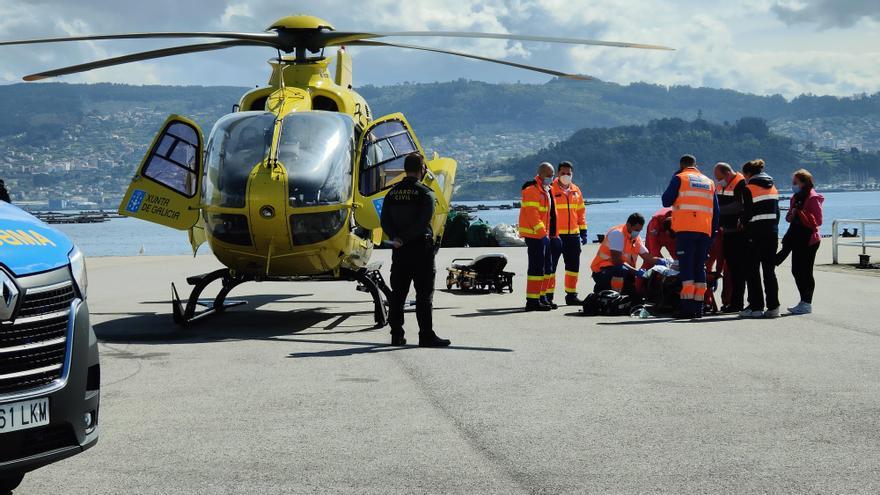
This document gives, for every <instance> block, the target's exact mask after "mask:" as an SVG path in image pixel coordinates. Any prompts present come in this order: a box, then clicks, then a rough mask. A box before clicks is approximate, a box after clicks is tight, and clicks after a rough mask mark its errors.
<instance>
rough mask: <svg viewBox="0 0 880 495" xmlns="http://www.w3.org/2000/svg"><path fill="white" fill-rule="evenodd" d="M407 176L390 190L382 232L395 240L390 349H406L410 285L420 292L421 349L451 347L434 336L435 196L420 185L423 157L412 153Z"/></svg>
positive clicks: (417, 298)
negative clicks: (405, 314) (406, 306)
mask: <svg viewBox="0 0 880 495" xmlns="http://www.w3.org/2000/svg"><path fill="white" fill-rule="evenodd" d="M403 170H404V172H406V177H404V178H403V180H402V181H400V182H399V183H398V184H397V185H395V186H394V187H393V188H391V190H390V191H388V194H387V195H386V196H385V199H384V200H383V202H382V213H381V225H382V230H383V231H384V232H385V234H386V235H387V236H388V238H389V239H391V246H392V247H393V251H392V253H391V300H390V301H389V308H388V324H389V325H390V326H391V345H405V344H406V339H405V338H404V330H403V306H404V304H405V303H406V296H407V294H408V293H409V286H410V282H412V284H413V286H414V287H415V290H416V319H417V320H418V322H419V346H420V347H445V346H448V345H449V344H450V341H449V340H447V339H441V338H439V337H437V334H436V333H434V328H433V322H432V318H431V311H432V304H433V297H434V277H435V276H436V274H437V269H436V267H435V264H434V253H435V251H434V231H433V229H432V228H431V220H432V219H433V218H434V202H435V201H436V198H435V197H434V192H433V191H431V189H430V188H429V187H428V186H426V185H424V184H422V183H421V182H420V181H421V180H422V178H423V177H424V176H425V173H426V172H427V168H426V167H425V159H424V158H423V157H422V155H421V154H419V153H412V154H410V155H407V157H406V158H405V160H404V163H403Z"/></svg>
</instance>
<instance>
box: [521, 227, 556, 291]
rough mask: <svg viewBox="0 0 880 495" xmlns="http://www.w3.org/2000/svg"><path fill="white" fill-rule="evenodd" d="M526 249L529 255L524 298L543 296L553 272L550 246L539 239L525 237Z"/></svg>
mask: <svg viewBox="0 0 880 495" xmlns="http://www.w3.org/2000/svg"><path fill="white" fill-rule="evenodd" d="M526 249H527V252H528V255H529V267H528V271H527V277H526V299H540V298H541V297H544V295H545V294H546V292H547V288H548V286H549V285H550V283H549V281H550V275H551V274H552V273H553V255H552V254H551V252H550V246H549V245H545V244H544V242H543V241H542V240H541V239H531V238H529V237H526Z"/></svg>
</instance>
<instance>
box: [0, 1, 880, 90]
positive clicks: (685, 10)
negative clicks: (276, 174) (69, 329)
mask: <svg viewBox="0 0 880 495" xmlns="http://www.w3.org/2000/svg"><path fill="white" fill-rule="evenodd" d="M878 8H880V1H878V0H869V1H864V2H856V1H853V0H838V1H830V0H829V1H822V0H811V1H807V0H741V1H736V2H715V3H713V4H712V5H711V6H707V5H706V3H705V2H704V1H701V0H678V1H676V2H668V1H666V0H627V1H619V0H442V1H441V0H407V1H400V0H371V1H368V0H364V1H363V2H361V3H360V4H359V6H358V8H357V9H353V8H352V6H351V2H350V0H300V1H298V2H296V3H295V4H294V5H292V4H291V3H290V2H289V0H191V1H187V2H182V1H180V0H151V1H150V2H143V1H135V0H78V1H76V2H71V1H69V0H27V1H25V0H0V39H16V38H27V37H43V36H64V35H68V34H71V33H107V32H126V31H128V32H131V31H169V30H188V31H189V30H232V31H262V30H263V29H265V28H266V26H268V25H269V24H271V23H272V21H274V20H275V19H277V18H280V17H283V16H285V15H291V14H296V13H311V14H316V15H318V16H320V17H324V18H326V19H327V20H328V21H330V22H331V23H333V24H334V25H335V26H336V28H337V29H339V30H368V31H409V30H418V31H421V30H449V31H485V32H495V33H523V34H538V35H550V36H564V37H582V38H595V39H607V40H612V41H632V42H645V43H659V44H665V45H670V46H673V47H675V48H676V49H677V50H676V51H675V52H658V51H647V50H633V49H619V48H602V47H581V46H571V45H562V46H560V45H551V44H547V43H525V42H524V43H517V42H508V41H503V40H469V39H460V38H397V39H389V40H388V41H392V42H393V41H398V42H401V43H410V44H415V45H426V46H430V47H436V48H444V49H449V50H458V51H464V52H470V53H475V54H480V55H484V56H488V57H494V58H503V59H507V60H511V61H516V62H522V63H526V64H532V65H539V66H543V67H547V68H552V69H558V70H563V71H569V72H578V73H586V74H590V75H594V76H596V77H599V78H601V79H605V80H610V81H615V82H620V83H629V82H636V81H645V82H652V83H659V84H669V85H673V84H689V85H695V86H701V85H706V86H712V87H722V88H731V89H737V90H744V91H751V92H757V93H763V94H767V93H777V92H779V93H782V94H784V95H786V96H796V95H797V94H799V93H801V92H813V93H822V94H839V95H840V94H851V93H853V92H869V93H873V92H876V91H878V89H880V88H878V86H880V64H878V63H877V61H878V57H880V49H878V48H876V47H877V46H880V35H878V32H880V30H877V29H876V27H877V23H876V22H875V21H876V20H877V11H878ZM804 23H808V24H804ZM813 24H818V25H819V26H836V27H842V26H849V27H848V28H846V29H835V30H834V31H833V32H832V31H818V32H817V31H815V27H814V26H813ZM189 42H193V41H189V40H187V41H182V42H180V43H179V44H184V43H189ZM175 44H178V43H176V42H174V41H169V40H163V41H146V40H138V41H112V42H111V41H101V42H94V43H65V44H51V45H28V46H22V47H0V57H2V60H3V67H2V75H0V78H2V79H3V80H6V81H10V77H11V76H10V75H14V77H13V78H12V79H13V80H14V79H15V78H17V77H20V76H21V75H24V74H28V73H32V72H38V71H42V70H45V69H49V68H54V67H59V66H64V65H69V64H74V63H80V62H85V61H89V60H95V59H98V58H103V57H108V56H116V55H121V54H125V53H132V52H136V51H143V50H150V49H154V48H159V47H165V46H173V45H175ZM856 49H857V51H856ZM351 53H352V54H353V55H354V64H355V65H354V69H355V83H356V84H357V85H362V84H367V83H372V84H391V83H396V82H403V81H420V82H421V81H425V82H427V81H437V80H441V81H444V80H446V81H448V80H454V79H458V78H462V77H463V78H468V79H476V80H486V81H492V82H496V81H517V80H521V81H526V82H543V81H547V80H548V77H547V76H544V75H540V74H535V73H531V72H527V71H522V70H517V69H512V68H507V67H502V66H497V65H494V64H487V63H481V62H475V61H469V60H463V59H459V58H455V57H450V56H447V55H440V54H430V53H425V52H417V51H412V50H399V49H393V48H367V47H351ZM330 54H332V50H330ZM274 55H275V52H274V50H272V49H268V48H262V47H259V48H234V49H229V50H223V51H218V52H212V53H202V54H193V55H186V56H181V57H174V58H167V59H162V60H156V61H150V62H141V63H135V64H128V65H124V66H119V67H116V68H110V69H101V70H96V71H92V72H89V73H85V74H81V75H74V76H68V77H65V78H63V79H62V80H64V81H69V82H93V81H111V82H129V83H165V84H205V85H214V84H223V85H239V86H253V85H254V84H264V83H265V82H266V80H267V79H268V66H267V65H266V63H265V62H266V60H267V59H269V58H270V57H273V56H274Z"/></svg>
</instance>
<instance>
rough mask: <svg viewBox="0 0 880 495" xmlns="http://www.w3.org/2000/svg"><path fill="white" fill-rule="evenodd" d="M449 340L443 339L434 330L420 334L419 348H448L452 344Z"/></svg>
mask: <svg viewBox="0 0 880 495" xmlns="http://www.w3.org/2000/svg"><path fill="white" fill-rule="evenodd" d="M451 343H452V341H450V340H449V339H441V338H440V337H438V336H437V334H436V333H434V331H433V330H429V331H427V332H419V347H446V346H448V345H449V344H451Z"/></svg>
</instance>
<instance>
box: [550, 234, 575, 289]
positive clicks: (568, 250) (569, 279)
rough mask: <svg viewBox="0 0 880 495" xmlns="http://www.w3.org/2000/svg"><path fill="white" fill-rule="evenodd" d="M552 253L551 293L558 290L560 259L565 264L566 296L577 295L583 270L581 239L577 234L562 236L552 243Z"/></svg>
mask: <svg viewBox="0 0 880 495" xmlns="http://www.w3.org/2000/svg"><path fill="white" fill-rule="evenodd" d="M550 252H551V254H552V256H553V266H552V267H551V268H550V273H552V274H553V278H552V279H551V280H550V293H551V294H552V293H553V291H554V289H555V288H556V283H555V282H556V270H557V269H558V268H559V258H562V260H563V262H564V263H565V282H564V284H565V285H564V286H565V292H566V294H576V293H577V282H578V272H579V271H580V269H581V237H580V236H579V235H577V234H560V236H559V237H556V238H554V239H552V240H551V241H550Z"/></svg>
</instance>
